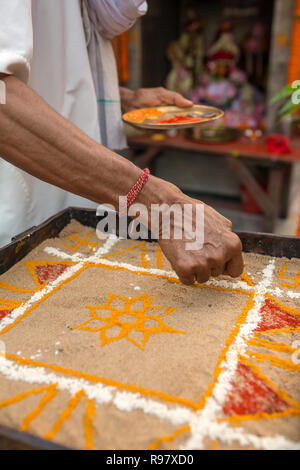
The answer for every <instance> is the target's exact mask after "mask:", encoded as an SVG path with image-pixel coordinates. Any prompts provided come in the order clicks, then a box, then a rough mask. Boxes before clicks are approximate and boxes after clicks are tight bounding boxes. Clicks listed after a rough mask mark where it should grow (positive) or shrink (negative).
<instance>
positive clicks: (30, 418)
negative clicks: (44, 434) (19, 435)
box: [20, 384, 58, 431]
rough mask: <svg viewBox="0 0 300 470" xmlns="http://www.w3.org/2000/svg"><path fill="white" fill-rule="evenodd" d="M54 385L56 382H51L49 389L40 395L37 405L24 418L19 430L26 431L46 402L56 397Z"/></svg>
mask: <svg viewBox="0 0 300 470" xmlns="http://www.w3.org/2000/svg"><path fill="white" fill-rule="evenodd" d="M56 387H57V384H53V385H50V387H48V388H49V389H48V391H47V393H46V394H45V395H44V396H43V397H42V399H41V401H40V403H39V405H38V406H37V407H36V408H35V409H34V410H33V411H31V412H30V413H29V414H28V415H27V416H26V417H25V418H24V421H23V424H22V425H21V427H20V431H27V430H28V428H29V426H30V424H31V423H32V421H34V420H35V419H36V418H37V417H38V416H39V415H40V414H41V412H42V411H43V409H44V408H45V407H46V406H47V405H48V403H50V401H52V400H53V399H54V398H55V397H56V395H57V393H58V390H57V388H56Z"/></svg>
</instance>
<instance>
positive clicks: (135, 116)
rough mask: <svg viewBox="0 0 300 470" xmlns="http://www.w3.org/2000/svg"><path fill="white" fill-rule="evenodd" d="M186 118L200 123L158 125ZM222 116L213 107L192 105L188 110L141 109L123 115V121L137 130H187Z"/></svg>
mask: <svg viewBox="0 0 300 470" xmlns="http://www.w3.org/2000/svg"><path fill="white" fill-rule="evenodd" d="M178 115H180V116H188V117H194V118H198V117H199V119H201V120H200V121H192V122H183V123H159V122H158V121H160V120H165V119H172V118H174V117H176V116H178ZM222 116H224V112H223V111H222V110H221V109H218V108H215V107H213V106H204V105H194V106H191V107H189V108H179V107H178V106H157V107H155V108H154V107H153V108H143V109H137V110H134V111H130V112H129V113H125V114H123V121H124V122H126V124H129V125H131V126H133V127H137V128H139V129H151V130H154V129H160V130H168V129H187V128H189V127H198V126H201V125H202V124H204V123H207V122H211V121H215V120H216V119H220V118H221V117H222Z"/></svg>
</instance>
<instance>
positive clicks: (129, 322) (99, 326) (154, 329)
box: [73, 293, 185, 350]
mask: <svg viewBox="0 0 300 470" xmlns="http://www.w3.org/2000/svg"><path fill="white" fill-rule="evenodd" d="M152 302H153V298H152V297H151V296H149V295H148V294H146V293H145V294H142V295H140V296H138V297H133V298H129V297H122V296H121V295H116V294H112V293H109V296H108V300H107V301H106V303H105V304H104V305H99V306H87V307H86V308H88V309H89V310H90V314H91V318H90V319H89V320H87V321H86V322H84V323H82V324H81V325H78V326H76V327H74V328H73V329H77V330H83V331H89V332H93V333H100V340H101V346H106V345H108V344H110V343H113V342H115V341H119V340H121V339H124V338H125V339H126V340H127V341H130V342H131V343H132V344H134V345H135V346H137V347H138V348H140V349H142V350H144V349H145V346H146V344H147V342H148V340H149V336H150V335H155V334H157V333H181V334H185V332H184V331H179V330H175V329H174V328H171V327H170V326H168V325H166V324H165V322H164V321H163V320H162V318H163V317H166V316H168V315H170V313H172V312H173V311H174V310H176V307H164V306H156V305H153V304H152ZM150 310H151V311H153V310H154V313H150ZM156 311H157V313H159V312H160V311H162V312H163V313H162V314H160V315H159V316H158V315H156V314H155V312H156ZM147 323H151V325H147ZM115 327H117V328H118V329H119V334H117V335H115V336H108V335H107V334H108V333H109V332H110V333H112V329H113V328H115ZM134 333H140V336H141V340H140V341H138V340H136V339H135V338H132V337H130V335H131V334H134Z"/></svg>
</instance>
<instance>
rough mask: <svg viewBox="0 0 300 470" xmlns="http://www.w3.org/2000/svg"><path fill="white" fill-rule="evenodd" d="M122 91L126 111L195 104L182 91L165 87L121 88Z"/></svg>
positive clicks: (183, 106)
mask: <svg viewBox="0 0 300 470" xmlns="http://www.w3.org/2000/svg"><path fill="white" fill-rule="evenodd" d="M120 91H121V103H122V110H123V111H124V112H128V111H132V110H133V109H139V108H147V107H152V106H164V105H174V106H178V107H182V108H185V107H189V106H193V102H192V101H190V100H188V99H186V98H184V97H183V96H182V95H180V93H176V92H175V91H170V90H167V89H166V88H163V87H159V88H139V89H138V90H136V91H132V90H128V89H127V88H120Z"/></svg>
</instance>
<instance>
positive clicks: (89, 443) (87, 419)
mask: <svg viewBox="0 0 300 470" xmlns="http://www.w3.org/2000/svg"><path fill="white" fill-rule="evenodd" d="M95 417H96V406H95V403H94V401H93V400H88V403H87V407H86V411H85V415H84V417H83V424H84V431H85V441H86V448H87V450H95V446H94V442H93V432H94V427H93V423H94V420H95Z"/></svg>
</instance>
